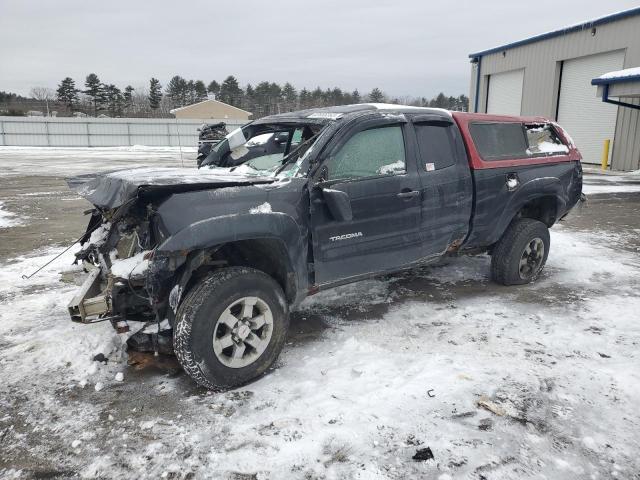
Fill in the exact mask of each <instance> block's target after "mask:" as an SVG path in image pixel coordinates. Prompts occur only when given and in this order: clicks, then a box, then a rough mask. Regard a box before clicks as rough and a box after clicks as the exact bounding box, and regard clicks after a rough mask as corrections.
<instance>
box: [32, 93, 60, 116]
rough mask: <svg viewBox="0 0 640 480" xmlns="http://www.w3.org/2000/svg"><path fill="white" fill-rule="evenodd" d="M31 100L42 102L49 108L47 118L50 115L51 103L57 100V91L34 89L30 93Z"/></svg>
mask: <svg viewBox="0 0 640 480" xmlns="http://www.w3.org/2000/svg"><path fill="white" fill-rule="evenodd" d="M29 94H30V95H31V98H35V99H36V100H38V101H40V102H44V103H45V105H46V106H47V117H48V116H49V115H50V114H49V102H53V101H54V100H55V99H56V91H55V90H54V89H52V88H47V87H33V88H32V89H31V92H30V93H29Z"/></svg>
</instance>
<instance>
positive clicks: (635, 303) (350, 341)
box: [0, 227, 640, 479]
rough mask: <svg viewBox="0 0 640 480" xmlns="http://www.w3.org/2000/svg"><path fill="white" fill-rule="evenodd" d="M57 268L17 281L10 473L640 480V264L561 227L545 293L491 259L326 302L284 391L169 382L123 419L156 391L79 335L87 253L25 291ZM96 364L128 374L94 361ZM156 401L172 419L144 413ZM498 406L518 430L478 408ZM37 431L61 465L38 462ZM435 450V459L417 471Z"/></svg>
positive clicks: (4, 299) (270, 378) (4, 349)
mask: <svg viewBox="0 0 640 480" xmlns="http://www.w3.org/2000/svg"><path fill="white" fill-rule="evenodd" d="M605 241H606V240H605ZM600 242H602V243H600ZM56 251H57V250H51V251H46V252H35V253H34V255H33V256H25V257H20V258H17V259H15V260H14V261H11V262H8V263H5V264H2V265H1V266H0V343H1V345H0V377H1V378H2V383H1V384H0V411H2V412H4V413H3V414H2V415H0V428H1V429H2V432H3V433H2V434H1V435H2V436H3V443H2V445H1V446H0V448H1V449H2V450H3V451H4V454H5V455H7V456H9V455H12V454H13V453H14V452H15V449H16V448H27V450H28V451H29V452H30V453H29V455H32V456H34V458H40V457H43V456H45V457H46V458H49V459H53V460H55V461H56V462H57V463H56V464H58V465H65V466H66V467H67V468H68V469H69V470H70V471H77V472H79V473H80V475H81V476H82V477H85V478H96V477H114V476H116V477H118V476H119V477H132V476H135V477H138V478H159V477H161V476H162V475H163V474H164V475H166V476H168V477H170V478H186V476H187V475H189V474H194V475H195V477H196V478H205V477H206V478H249V477H240V476H238V475H241V474H246V475H255V476H254V477H251V478H261V479H287V478H316V479H317V478H327V479H331V478H360V479H383V478H384V479H386V478H438V477H439V476H442V477H441V478H448V477H447V475H449V476H451V478H463V477H464V478H480V475H482V476H485V477H486V478H525V477H536V478H543V477H546V478H611V477H617V478H630V477H632V476H633V475H635V474H636V473H637V472H638V470H639V469H640V463H639V461H638V458H637V452H638V451H640V440H639V437H638V431H639V429H640V417H639V415H638V412H637V408H636V407H637V398H638V396H639V395H640V378H639V377H640V368H639V367H640V359H639V358H638V348H637V345H638V342H639V341H640V324H639V323H638V322H637V312H638V311H639V310H640V295H639V294H638V292H639V291H640V290H639V287H640V262H639V259H638V257H637V255H631V254H628V253H626V252H623V251H619V250H615V249H612V248H610V247H609V246H607V244H606V243H605V242H604V241H603V240H601V239H600V237H598V236H596V235H593V234H578V233H572V232H570V231H568V230H566V229H565V228H562V227H559V228H554V230H553V233H552V249H551V255H550V257H549V261H548V265H547V268H546V270H545V273H544V274H543V276H542V277H541V278H540V279H539V280H538V282H537V283H535V284H533V285H527V286H522V287H513V288H506V287H497V286H494V285H492V284H491V283H489V282H488V257H487V256H485V255H483V256H478V257H468V258H459V259H451V260H449V261H448V262H447V263H448V264H447V265H443V266H438V267H433V268H428V269H421V270H418V271H415V272H411V273H406V274H403V275H399V276H394V277H389V278H386V279H381V280H370V281H366V282H361V283H358V284H353V285H348V286H345V287H341V288H340V289H335V290H332V291H328V292H324V293H321V294H318V295H316V296H314V297H311V298H310V299H308V300H307V301H305V302H304V303H303V305H302V307H301V311H300V313H298V314H297V315H298V323H295V322H294V324H293V325H292V328H293V329H296V328H301V327H303V326H304V324H305V320H304V318H308V319H309V320H307V321H311V318H312V317H318V316H319V317H321V318H322V320H323V322H325V323H326V329H325V331H324V332H323V333H322V335H321V338H315V339H312V340H310V341H309V342H307V343H304V342H302V341H300V342H297V343H291V342H290V343H289V344H288V345H287V347H286V349H285V351H284V353H283V355H282V356H281V358H280V360H279V362H278V367H277V369H276V370H274V371H273V372H272V373H271V374H270V375H267V376H265V377H263V378H262V379H260V380H259V381H257V382H254V383H252V384H250V385H247V386H246V387H245V388H241V389H237V390H235V391H232V392H228V393H225V394H210V393H204V392H202V391H200V390H196V393H195V394H194V392H193V391H189V390H188V389H187V388H186V387H185V386H186V385H189V381H188V380H187V379H185V378H184V377H179V378H169V377H166V376H165V377H160V378H161V380H159V381H157V382H155V383H154V382H153V381H151V382H149V381H147V383H146V384H143V385H141V387H142V392H141V393H137V395H138V396H139V397H137V396H136V395H131V396H132V398H131V399H129V400H128V401H126V402H128V403H124V404H123V403H122V402H125V400H124V399H125V398H127V394H131V391H129V392H128V391H126V390H123V389H124V388H127V387H128V388H133V387H134V383H133V382H139V381H140V380H139V379H138V380H130V379H129V377H130V376H129V375H124V376H123V377H124V378H123V379H122V380H123V381H120V378H121V377H120V376H119V375H117V374H118V373H120V372H122V371H123V370H124V369H126V368H127V367H126V363H125V360H124V351H123V348H122V346H121V344H122V339H120V338H119V337H118V335H116V334H115V333H114V332H113V331H112V330H111V328H110V326H108V325H106V324H96V325H88V326H85V325H77V324H74V323H71V322H69V321H68V320H67V315H66V302H67V301H68V300H69V299H70V297H71V296H72V294H73V292H74V291H75V290H76V288H77V287H76V286H73V285H67V284H61V283H59V282H58V280H57V273H56V271H57V270H59V269H60V268H62V267H64V265H66V264H67V263H68V262H69V261H70V260H71V258H72V254H71V253H68V254H65V255H64V256H63V258H62V259H60V260H59V261H57V262H56V263H55V264H54V266H53V268H50V269H48V270H45V271H44V272H43V273H42V274H40V275H39V276H37V277H34V278H33V279H31V280H23V279H21V278H20V275H21V274H22V273H25V272H29V271H31V270H32V269H35V267H36V266H38V265H40V264H41V263H43V262H44V261H45V260H47V259H48V258H50V256H51V255H52V254H53V253H55V252H56ZM541 299H543V301H541ZM347 317H348V318H350V320H349V321H347V320H346V318H347ZM96 353H103V354H104V355H105V356H106V357H107V359H108V360H109V362H108V363H107V364H104V363H100V362H93V361H92V357H93V355H95V354H96ZM133 392H139V390H134V391H133ZM154 397H155V398H157V399H158V400H157V402H158V404H159V405H161V407H158V408H155V409H149V408H147V409H145V410H144V411H140V410H139V409H138V407H139V404H140V403H143V402H144V401H151V402H152V401H153V398H154ZM483 398H486V399H488V400H489V402H490V404H491V405H495V406H496V407H497V408H496V411H498V412H499V413H500V415H497V414H495V413H492V412H490V411H488V410H486V409H484V408H480V407H478V405H477V402H478V401H479V400H480V399H483ZM13 399H16V400H13ZM122 405H124V406H125V407H126V408H122ZM32 431H37V432H38V438H48V439H49V443H51V444H53V446H52V447H51V448H49V449H46V448H45V446H44V445H43V444H42V443H37V442H36V444H33V445H32V444H31V443H30V442H33V436H31V437H29V436H28V435H27V433H29V435H32V434H31V432H32ZM30 445H31V446H30ZM426 446H429V447H430V448H431V450H432V451H433V453H434V456H435V459H434V460H431V461H426V462H415V461H413V460H411V457H412V456H413V454H414V453H415V452H416V449H418V448H422V447H426ZM5 473H6V472H5ZM14 473H15V472H14ZM234 475H235V476H234ZM0 476H2V471H1V470H0ZM24 476H28V475H27V474H25V475H24Z"/></svg>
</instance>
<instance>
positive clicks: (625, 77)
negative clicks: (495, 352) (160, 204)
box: [469, 7, 640, 170]
mask: <svg viewBox="0 0 640 480" xmlns="http://www.w3.org/2000/svg"><path fill="white" fill-rule="evenodd" d="M469 57H470V58H471V96H470V110H471V111H473V112H480V113H496V114H507V115H541V116H544V117H548V118H552V119H554V120H557V122H558V123H559V124H560V125H562V127H563V128H565V129H566V130H567V131H568V132H569V133H570V134H571V136H572V137H573V140H574V141H575V143H576V145H577V147H578V149H580V152H581V153H582V156H583V162H584V163H587V164H589V163H590V164H599V163H600V162H601V158H602V156H603V152H605V151H606V149H604V148H603V147H604V142H605V140H610V141H611V147H612V148H611V150H610V151H609V164H610V165H611V168H612V169H613V170H637V169H639V168H640V75H634V72H636V71H637V70H636V69H634V67H640V7H636V8H632V9H630V10H626V11H623V12H618V13H614V14H612V15H607V16H605V17H601V18H596V19H594V20H591V21H588V22H584V23H581V24H577V25H571V26H569V27H566V28H562V29H559V30H555V31H552V32H548V33H543V34H540V35H536V36H534V37H530V38H525V39H523V40H519V41H517V42H514V43H510V44H507V45H502V46H499V47H495V48H491V49H489V50H484V51H481V52H477V53H472V54H470V55H469ZM609 86H610V87H609ZM609 97H616V99H615V100H612V99H611V98H609Z"/></svg>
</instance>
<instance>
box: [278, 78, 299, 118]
mask: <svg viewBox="0 0 640 480" xmlns="http://www.w3.org/2000/svg"><path fill="white" fill-rule="evenodd" d="M282 97H283V98H284V106H285V110H287V111H292V110H295V109H296V107H297V105H298V92H296V89H295V88H293V85H291V84H290V83H289V82H287V83H285V84H284V87H282Z"/></svg>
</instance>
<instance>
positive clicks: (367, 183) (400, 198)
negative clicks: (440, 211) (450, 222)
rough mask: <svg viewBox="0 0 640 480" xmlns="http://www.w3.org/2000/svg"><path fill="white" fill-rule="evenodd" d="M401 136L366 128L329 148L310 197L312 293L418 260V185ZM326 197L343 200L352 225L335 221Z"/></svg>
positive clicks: (373, 125)
mask: <svg viewBox="0 0 640 480" xmlns="http://www.w3.org/2000/svg"><path fill="white" fill-rule="evenodd" d="M405 128H406V125H405V124H401V123H395V124H389V121H388V120H380V119H378V121H377V122H376V121H373V122H372V121H367V122H364V125H360V126H359V128H355V129H353V130H352V131H350V132H348V134H347V135H346V136H345V137H344V138H343V139H342V140H341V141H339V142H338V143H337V144H336V145H334V147H333V148H329V151H330V153H329V155H328V157H327V158H325V160H324V161H323V162H322V165H321V167H320V169H319V172H320V173H319V175H320V178H319V180H321V181H320V182H319V183H318V182H316V185H315V186H314V187H313V188H312V189H311V229H312V243H313V255H314V268H315V284H316V285H322V284H331V283H339V282H340V281H341V280H344V279H347V278H352V277H358V276H367V275H369V274H375V273H380V272H383V271H388V270H397V269H398V268H399V267H401V266H403V265H408V264H411V263H413V262H415V261H417V260H418V259H419V258H420V255H421V238H420V230H419V226H420V214H421V207H420V204H421V202H420V197H421V192H420V190H421V189H420V180H419V177H418V174H417V171H416V168H415V162H414V161H409V159H410V158H411V159H413V158H414V155H413V153H414V151H415V149H414V148H413V146H412V145H411V144H409V143H408V142H407V140H406V139H407V135H406V131H405ZM411 138H412V137H411ZM325 189H330V190H334V191H336V190H337V191H340V192H344V193H346V195H347V196H348V202H347V204H348V205H349V206H350V208H351V214H352V218H351V219H350V220H339V219H337V217H339V215H336V214H335V212H333V213H332V211H331V205H330V204H328V203H327V199H326V197H325V194H324V193H323V190H325ZM343 198H344V196H343ZM347 208H348V207H347Z"/></svg>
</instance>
